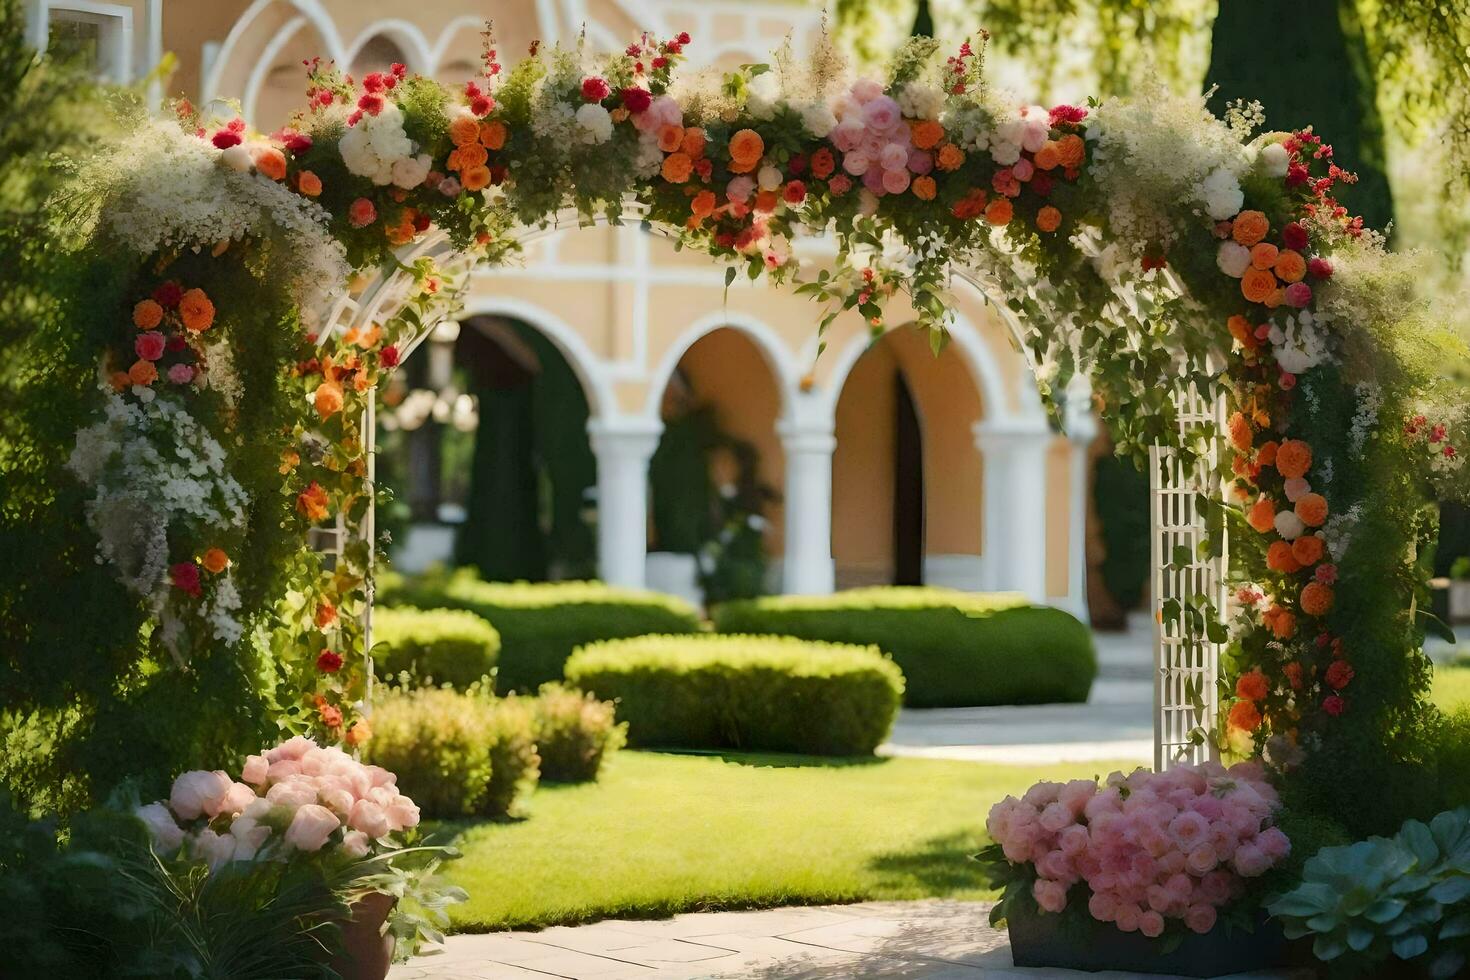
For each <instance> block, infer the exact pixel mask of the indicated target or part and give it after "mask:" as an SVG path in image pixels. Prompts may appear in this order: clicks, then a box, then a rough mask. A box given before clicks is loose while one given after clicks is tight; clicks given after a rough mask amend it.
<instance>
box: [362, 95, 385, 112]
mask: <svg viewBox="0 0 1470 980" xmlns="http://www.w3.org/2000/svg"><path fill="white" fill-rule="evenodd" d="M384 105H385V103H384V101H383V97H382V96H381V95H374V94H373V93H372V92H364V93H363V96H362V98H360V99H358V100H357V107H358V108H359V109H361V110H362V111H363V112H366V113H367V114H368V115H370V116H376V115H377V114H378V113H380V112H382V111H383V106H384Z"/></svg>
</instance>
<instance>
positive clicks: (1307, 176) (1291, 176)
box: [1286, 163, 1312, 187]
mask: <svg viewBox="0 0 1470 980" xmlns="http://www.w3.org/2000/svg"><path fill="white" fill-rule="evenodd" d="M1311 179H1312V174H1311V171H1309V170H1308V169H1307V168H1306V167H1305V166H1303V165H1302V164H1300V163H1293V164H1291V165H1290V166H1289V167H1287V168H1286V186H1287V187H1300V186H1301V185H1303V184H1305V183H1306V182H1307V181H1309V180H1311Z"/></svg>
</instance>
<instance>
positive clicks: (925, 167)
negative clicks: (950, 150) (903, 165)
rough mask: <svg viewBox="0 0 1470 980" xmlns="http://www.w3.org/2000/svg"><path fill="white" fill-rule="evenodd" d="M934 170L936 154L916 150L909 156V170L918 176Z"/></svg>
mask: <svg viewBox="0 0 1470 980" xmlns="http://www.w3.org/2000/svg"><path fill="white" fill-rule="evenodd" d="M933 169H934V154H932V153H926V152H924V151H923V150H914V151H913V152H912V153H910V154H909V170H910V171H911V172H912V173H916V174H927V173H929V171H931V170H933Z"/></svg>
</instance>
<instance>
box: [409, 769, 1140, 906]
mask: <svg viewBox="0 0 1470 980" xmlns="http://www.w3.org/2000/svg"><path fill="white" fill-rule="evenodd" d="M1120 767H1126V768H1132V766H1131V765H1126V764H1123V763H1116V764H1115V763H1081V764H1071V765H1055V766H1045V767H1019V766H1002V765H986V764H977V763H972V762H949V761H940V760H930V759H881V760H858V761H845V762H844V761H839V762H834V761H832V760H817V759H812V758H809V757H803V756H771V755H765V756H755V755H739V754H734V753H726V754H721V755H672V754H659V753H651V752H632V751H624V752H620V753H618V754H617V755H615V756H613V757H612V759H611V760H610V762H609V764H608V766H607V767H606V769H605V770H604V774H603V776H602V779H601V781H600V782H598V783H595V784H583V785H573V786H550V785H543V786H542V787H541V788H540V789H538V790H537V791H536V793H535V794H534V795H533V796H532V797H531V800H530V804H529V816H528V819H525V820H522V821H520V822H517V823H480V824H469V825H458V824H456V825H448V826H441V828H440V832H441V834H442V831H445V830H458V831H460V834H459V844H460V846H461V848H462V849H463V851H464V857H463V859H462V860H460V861H456V862H454V863H453V864H451V865H450V866H449V869H448V870H449V876H450V877H451V879H453V880H454V882H455V883H456V884H459V885H462V886H463V887H464V888H465V889H467V890H468V891H469V893H470V900H469V902H468V903H466V904H464V905H460V906H456V907H455V908H453V909H452V915H453V919H454V928H455V929H456V930H457V931H461V932H484V931H488V930H494V929H511V928H525V927H536V926H547V925H556V924H565V923H575V922H588V921H592V920H595V919H603V918H614V917H621V918H631V917H658V916H664V915H671V914H674V913H677V912H684V911H694V910H706V909H733V908H754V907H763V906H764V907H769V906H776V905H798V904H816V903H828V902H849V901H860V900H869V899H913V898H925V897H950V898H959V899H981V898H986V897H988V896H989V895H990V892H989V891H988V890H987V889H986V888H985V887H984V885H983V884H982V882H981V881H980V878H979V876H978V875H977V873H976V868H975V865H974V863H973V862H971V861H969V860H968V858H969V855H971V854H973V853H975V852H976V851H977V850H979V849H980V847H981V846H982V845H983V843H984V838H983V834H984V824H985V814H986V812H987V811H988V810H989V808H990V806H991V804H992V803H994V802H995V801H997V800H999V799H1000V798H1002V797H1003V796H1005V795H1006V794H1007V793H1019V792H1021V791H1023V790H1025V789H1026V787H1028V786H1029V785H1031V783H1033V782H1035V781H1036V780H1038V779H1048V778H1049V779H1068V778H1076V777H1078V776H1091V775H1093V774H1095V773H1107V772H1109V771H1111V770H1112V769H1116V768H1120ZM436 836H439V835H436Z"/></svg>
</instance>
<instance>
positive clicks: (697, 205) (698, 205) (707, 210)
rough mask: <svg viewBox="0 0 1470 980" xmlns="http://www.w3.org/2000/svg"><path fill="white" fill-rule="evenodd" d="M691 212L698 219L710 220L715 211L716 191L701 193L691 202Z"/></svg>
mask: <svg viewBox="0 0 1470 980" xmlns="http://www.w3.org/2000/svg"><path fill="white" fill-rule="evenodd" d="M689 210H690V211H691V212H692V213H693V214H694V216H695V217H696V218H708V217H709V216H710V215H711V214H713V213H714V210H715V193H714V191H700V192H699V193H698V194H695V195H694V199H693V200H692V201H690V202H689Z"/></svg>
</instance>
